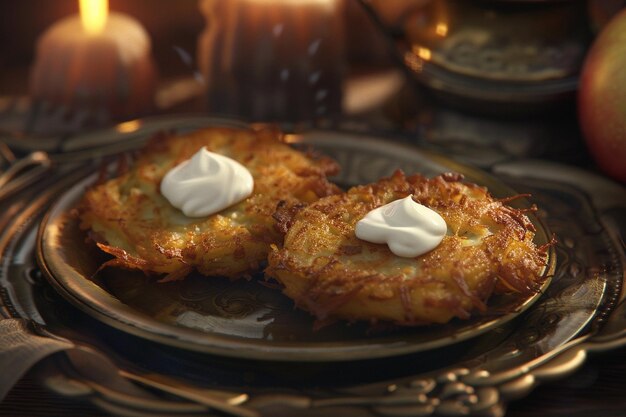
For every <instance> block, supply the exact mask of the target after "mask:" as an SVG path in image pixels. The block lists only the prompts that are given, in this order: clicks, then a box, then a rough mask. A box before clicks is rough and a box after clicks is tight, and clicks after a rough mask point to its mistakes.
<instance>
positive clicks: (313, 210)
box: [266, 171, 546, 325]
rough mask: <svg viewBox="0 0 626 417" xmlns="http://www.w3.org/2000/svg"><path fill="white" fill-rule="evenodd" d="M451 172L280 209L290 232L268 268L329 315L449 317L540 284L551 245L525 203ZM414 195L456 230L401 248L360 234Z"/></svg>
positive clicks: (409, 319)
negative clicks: (369, 217) (380, 210)
mask: <svg viewBox="0 0 626 417" xmlns="http://www.w3.org/2000/svg"><path fill="white" fill-rule="evenodd" d="M461 179H462V178H461V176H460V175H456V174H444V175H440V176H438V177H435V178H432V179H427V178H425V177H422V176H420V175H414V176H410V177H406V176H405V175H404V174H403V173H402V172H400V171H398V172H396V173H395V174H394V175H393V176H392V177H390V178H385V179H382V180H380V181H378V182H376V183H373V184H370V185H363V186H357V187H354V188H352V189H350V190H349V191H348V192H346V193H344V194H340V195H333V196H329V197H325V198H322V199H320V200H318V201H317V202H315V203H312V204H311V205H309V206H307V207H305V208H302V209H301V210H300V211H294V210H293V208H285V209H284V210H279V211H278V212H277V213H276V215H275V217H276V218H277V220H278V221H279V223H280V225H281V227H282V229H283V230H284V231H285V232H286V235H285V239H284V245H283V247H274V248H273V251H272V252H271V253H270V256H269V267H268V269H267V270H266V274H267V276H269V277H273V278H275V279H276V280H277V281H279V282H280V283H281V284H282V285H283V286H284V293H285V294H286V295H287V296H289V297H290V298H292V299H293V300H294V301H295V303H296V305H297V306H298V307H300V308H302V309H304V310H307V311H309V312H311V313H312V314H313V315H315V316H316V317H317V319H318V320H320V321H321V322H324V321H326V320H332V319H335V318H340V319H347V320H368V321H370V322H373V323H375V322H377V321H385V322H393V323H395V324H399V325H417V324H428V323H445V322H447V321H449V320H451V319H452V318H453V317H459V318H462V319H467V318H469V317H470V314H471V313H472V312H474V311H476V310H478V311H485V310H486V308H487V307H486V302H487V299H488V298H489V297H490V295H491V294H492V293H494V292H495V293H505V292H517V293H522V294H529V293H532V292H535V291H537V289H538V287H539V285H540V280H541V275H542V271H543V269H544V266H545V263H546V247H541V248H538V247H536V246H535V244H534V243H533V236H534V231H535V229H534V227H533V224H532V223H531V222H530V220H529V219H528V217H527V216H526V215H525V214H524V210H518V209H514V208H512V207H509V206H507V205H505V204H503V202H501V201H498V200H496V199H494V198H492V197H491V196H490V195H489V193H488V192H487V190H486V189H484V188H482V187H479V186H477V185H473V184H465V183H463V182H461ZM408 195H412V196H413V199H414V200H415V201H416V202H418V203H420V204H423V205H425V206H427V207H429V208H431V209H432V210H435V211H436V212H438V213H439V214H440V215H441V216H442V217H443V218H444V220H445V221H446V224H447V229H448V230H447V234H446V236H445V237H444V238H443V241H442V242H441V244H440V245H439V246H438V247H436V248H435V249H433V250H432V251H430V252H428V253H426V254H424V255H421V256H418V257H415V258H402V257H399V256H396V255H394V254H393V253H391V251H390V250H389V249H388V247H387V246H386V245H385V244H374V243H369V242H366V241H363V240H360V239H358V238H357V237H356V236H355V232H354V230H355V225H356V223H357V221H358V220H360V219H361V218H362V217H363V216H364V215H365V214H366V213H368V212H369V211H370V210H372V209H374V208H376V207H380V206H382V205H384V204H387V203H389V202H391V201H394V200H397V199H400V198H403V197H406V196H408Z"/></svg>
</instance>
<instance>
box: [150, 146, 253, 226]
mask: <svg viewBox="0 0 626 417" xmlns="http://www.w3.org/2000/svg"><path fill="white" fill-rule="evenodd" d="M253 188H254V179H253V178H252V175H251V174H250V171H248V170H247V169H246V167H244V166H243V165H241V164H240V163H239V162H237V161H235V160H234V159H231V158H228V157H226V156H223V155H219V154H216V153H213V152H209V151H208V150H207V149H206V148H205V147H203V148H202V149H200V150H199V151H198V152H196V153H195V154H194V155H193V156H192V157H191V159H188V160H187V161H184V162H182V163H181V164H179V165H176V166H175V167H174V168H172V169H171V170H169V171H168V172H167V174H165V177H163V180H162V181H161V194H163V196H164V197H165V198H166V199H167V200H168V201H169V202H170V203H171V204H172V205H173V206H174V207H176V208H178V209H180V210H182V212H183V213H184V214H185V215H186V216H187V217H204V216H208V215H210V214H214V213H217V212H219V211H221V210H223V209H225V208H227V207H230V206H232V205H233V204H235V203H238V202H240V201H241V200H243V199H245V198H246V197H248V196H249V195H250V194H252V190H253Z"/></svg>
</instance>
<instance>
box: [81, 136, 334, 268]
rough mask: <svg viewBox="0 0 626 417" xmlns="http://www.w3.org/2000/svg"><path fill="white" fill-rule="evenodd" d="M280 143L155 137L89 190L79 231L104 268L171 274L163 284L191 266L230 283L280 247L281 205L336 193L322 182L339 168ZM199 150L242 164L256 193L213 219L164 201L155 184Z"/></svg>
mask: <svg viewBox="0 0 626 417" xmlns="http://www.w3.org/2000/svg"><path fill="white" fill-rule="evenodd" d="M279 137H280V135H279V134H278V133H277V132H276V131H273V130H269V129H265V130H259V131H252V130H240V129H230V128H210V129H205V130H200V131H197V132H194V133H190V134H186V135H183V136H174V135H170V136H161V137H159V138H155V139H153V140H152V141H151V142H150V143H149V144H148V145H147V146H146V148H145V149H143V150H142V151H141V152H140V154H139V157H138V159H137V160H136V161H135V163H134V165H133V167H132V168H131V169H130V170H129V171H128V172H126V173H124V174H122V175H120V176H119V177H117V178H114V179H111V180H109V181H106V182H104V183H102V184H99V185H96V186H93V187H92V188H90V189H89V190H87V192H86V194H85V196H84V198H83V200H82V202H81V204H80V206H79V215H80V219H81V228H82V229H85V230H90V231H91V236H92V237H93V238H94V240H96V242H97V243H98V246H99V247H100V248H101V249H102V250H103V251H105V252H107V253H109V254H111V255H113V256H114V257H115V258H114V259H112V260H110V261H108V262H107V263H106V264H105V265H104V266H120V267H124V268H132V269H140V270H142V271H145V272H151V273H158V274H168V276H167V277H165V278H164V279H163V280H173V279H180V278H182V277H184V276H185V275H187V274H188V273H189V272H190V271H191V270H193V269H194V268H195V269H197V270H198V271H199V272H200V273H201V274H204V275H219V276H226V277H230V278H236V277H240V276H245V275H249V274H252V273H254V272H258V271H259V270H260V269H261V268H262V267H263V265H264V264H265V261H266V259H267V254H268V251H269V248H270V244H272V243H276V242H280V241H282V235H281V233H279V232H278V230H277V229H276V227H275V222H274V220H273V219H272V214H273V213H274V212H275V210H276V206H277V204H278V202H279V201H286V203H287V204H290V205H293V204H299V203H303V202H304V203H308V202H312V201H315V200H317V199H318V198H319V197H322V196H327V195H330V194H333V193H337V192H338V191H339V190H338V188H337V187H336V186H335V185H333V184H331V183H330V182H328V181H327V180H326V174H332V173H335V172H336V171H337V170H338V166H337V164H336V163H335V162H334V161H332V160H330V159H328V158H313V157H312V156H307V155H305V154H303V153H301V152H298V151H296V150H294V149H292V148H291V147H290V146H288V145H286V144H284V143H282V142H281V141H280V140H279ZM203 146H205V147H206V148H207V149H208V150H209V151H212V152H215V153H219V154H221V155H225V156H228V157H230V158H233V159H235V160H237V161H238V162H240V163H241V164H243V165H244V166H245V167H246V168H247V169H248V170H249V171H250V173H251V174H252V176H253V178H254V190H253V193H252V195H251V196H250V197H248V198H246V199H245V200H243V201H241V202H240V203H237V204H235V205H233V206H231V207H229V208H227V209H225V210H222V211H221V212H219V213H217V214H214V215H210V216H207V217H204V218H189V217H186V216H185V215H184V214H183V213H182V212H181V211H179V210H178V209H177V208H175V207H173V206H172V205H171V204H170V203H169V202H168V201H167V200H166V199H165V198H164V197H163V196H162V195H161V193H160V192H159V184H160V182H161V179H162V178H163V176H164V175H165V174H166V173H167V171H168V170H170V169H171V168H172V167H174V166H176V165H177V164H179V163H181V162H183V161H185V160H187V159H189V158H190V157H191V156H192V155H193V154H194V153H195V152H196V151H198V150H199V149H200V148H201V147H203ZM283 204H284V203H283Z"/></svg>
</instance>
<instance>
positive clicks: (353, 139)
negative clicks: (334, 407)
mask: <svg viewBox="0 0 626 417" xmlns="http://www.w3.org/2000/svg"><path fill="white" fill-rule="evenodd" d="M175 127H176V128H177V129H178V130H185V126H184V125H183V126H175ZM287 139H288V141H289V142H292V143H293V144H294V146H298V147H312V148H313V149H315V150H318V151H320V152H322V153H324V154H326V155H329V156H331V157H333V158H335V159H336V160H337V161H338V162H339V163H340V165H341V167H342V173H341V174H340V176H339V177H337V178H334V180H335V181H337V182H338V183H340V184H343V185H351V184H363V183H368V182H372V181H375V180H377V179H378V178H380V177H381V176H385V175H389V174H390V173H392V172H393V171H394V170H395V169H398V168H400V169H403V170H404V171H405V172H407V173H413V172H420V173H423V174H426V175H428V176H432V175H436V174H439V173H442V172H448V171H455V172H460V173H462V174H463V175H465V177H466V179H467V180H468V181H472V182H475V183H478V184H481V185H484V186H487V187H488V188H489V190H490V191H491V193H492V194H493V195H495V196H496V197H505V196H508V195H512V194H515V192H514V191H512V190H511V189H510V188H508V187H507V186H506V185H504V184H503V183H501V182H500V181H498V180H496V179H495V178H493V177H491V176H489V175H488V174H486V173H484V172H482V171H479V170H477V169H474V168H470V167H468V166H465V165H460V164H458V163H455V162H453V161H451V160H449V159H447V158H444V157H442V156H439V155H435V154H432V153H428V152H425V151H422V150H419V149H418V148H416V147H412V146H411V147H409V146H404V145H401V144H397V143H393V142H387V141H384V140H381V139H375V138H367V137H361V136H356V135H350V134H345V133H336V132H311V133H308V134H306V135H301V136H300V135H291V136H288V138H287ZM95 177H96V176H95V174H94V175H93V176H92V177H90V178H87V179H85V180H83V181H81V182H79V183H77V184H75V185H74V186H72V187H71V188H70V189H68V190H67V191H66V192H65V193H64V194H63V195H62V196H61V197H60V198H59V199H58V201H57V202H56V203H55V204H54V205H53V206H52V208H51V209H50V211H49V213H48V215H47V216H46V217H45V219H44V220H43V222H42V224H41V228H40V233H39V247H38V258H39V262H40V265H41V267H42V269H43V271H44V272H45V274H46V275H47V277H48V279H49V281H50V283H51V284H52V285H53V286H54V287H55V289H56V290H57V291H58V292H59V293H60V294H62V295H63V296H64V297H65V298H67V299H68V300H69V301H70V302H71V303H72V304H74V305H75V306H77V307H78V308H79V309H81V310H83V311H84V312H86V313H88V314H89V315H91V316H93V317H95V318H97V319H98V320H100V321H102V322H104V323H106V324H108V325H111V326H113V327H116V328H118V329H120V330H123V331H125V332H128V333H130V334H134V335H137V336H140V337H144V338H146V339H149V340H152V341H156V342H159V343H164V344H166V345H170V346H175V347H179V348H183V349H187V350H192V351H200V352H206V353H211V354H218V355H225V356H230V357H239V358H248V359H261V360H272V361H346V360H357V359H373V358H382V357H390V356H395V355H400V354H406V353H414V352H420V351H424V350H429V349H434V348H438V347H443V346H448V345H452V344H454V343H456V342H459V341H462V340H466V339H468V338H471V337H475V336H477V335H480V334H482V333H484V332H486V331H487V330H489V329H493V328H495V327H497V326H501V325H503V324H504V323H506V322H508V321H510V320H511V319H513V318H514V317H516V316H517V315H519V314H520V313H521V312H523V311H524V310H526V309H527V308H528V307H530V306H531V305H532V304H533V303H534V302H535V301H536V300H537V299H538V298H539V297H540V295H541V294H542V292H543V290H544V289H545V288H546V287H547V286H548V284H549V281H550V278H549V277H551V276H552V275H553V273H554V269H555V254H554V251H551V252H550V254H549V262H548V264H547V267H546V268H545V271H544V276H545V278H546V279H545V281H544V286H543V288H542V291H541V292H538V293H536V294H534V295H532V296H530V297H528V298H524V299H518V298H512V297H508V296H497V297H493V298H492V300H491V301H490V303H489V306H490V309H489V311H490V313H489V314H486V315H482V316H476V317H474V318H472V319H470V320H467V321H461V320H454V321H452V322H450V323H449V324H446V325H440V326H427V327H417V328H404V329H396V330H386V331H372V329H370V328H368V326H366V325H363V324H352V325H350V324H346V323H336V324H334V325H331V326H328V327H326V328H323V329H321V330H318V331H314V330H313V326H312V325H313V319H312V318H311V317H310V316H309V315H308V314H306V313H304V312H301V311H298V310H295V309H294V306H293V303H292V302H291V300H289V299H288V298H286V297H285V296H283V295H282V294H281V293H280V292H279V291H277V290H272V289H269V288H266V287H265V286H263V285H260V284H258V283H257V281H256V280H251V281H246V280H239V281H235V282H230V281H229V280H225V279H224V280H222V279H206V278H203V277H200V276H191V277H188V279H186V280H184V281H182V282H174V283H168V284H157V283H155V282H154V281H153V280H151V279H148V278H146V277H145V276H144V275H143V274H141V273H134V272H128V271H122V270H117V269H109V270H107V271H105V272H102V273H99V274H97V275H95V277H94V273H95V271H96V270H97V268H98V266H99V264H100V263H101V262H102V258H101V256H100V254H99V253H98V251H97V250H96V249H95V248H93V247H91V246H89V245H88V244H86V243H85V242H86V240H85V235H84V233H83V232H81V231H80V230H79V228H78V224H77V221H76V220H75V219H74V218H73V217H72V216H71V215H70V212H71V209H72V208H73V207H74V205H75V204H76V202H77V201H78V200H79V199H80V197H81V196H82V194H83V192H84V190H85V188H86V187H88V186H89V185H90V184H91V183H92V182H93V181H94V180H95ZM520 204H527V203H525V202H523V201H522V202H520ZM532 220H533V222H534V223H535V226H536V227H537V234H536V239H535V240H536V243H537V244H538V245H542V244H544V243H546V242H548V240H549V233H548V231H547V230H546V228H545V227H544V226H543V224H541V222H539V221H538V220H537V219H536V218H533V219H532ZM92 277H93V278H92Z"/></svg>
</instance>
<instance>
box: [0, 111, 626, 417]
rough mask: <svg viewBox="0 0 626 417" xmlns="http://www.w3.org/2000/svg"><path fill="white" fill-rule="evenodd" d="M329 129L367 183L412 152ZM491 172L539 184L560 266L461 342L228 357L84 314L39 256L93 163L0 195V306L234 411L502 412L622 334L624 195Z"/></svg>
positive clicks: (65, 368)
mask: <svg viewBox="0 0 626 417" xmlns="http://www.w3.org/2000/svg"><path fill="white" fill-rule="evenodd" d="M161 122H163V121H162V120H161ZM169 123H171V125H170V126H171V127H172V128H176V127H180V126H184V125H185V119H178V120H177V119H171V118H170V119H169ZM112 134H113V135H114V132H113V133H112ZM327 135H328V134H327V133H323V134H320V133H316V132H311V133H310V134H306V135H303V137H304V138H307V137H316V138H320V139H318V140H322V139H321V138H323V137H327ZM113 137H114V136H113ZM332 137H333V142H334V143H336V144H339V146H341V145H340V144H342V143H344V142H345V143H353V142H355V141H360V142H359V143H360V145H359V149H362V150H363V152H367V153H368V156H367V157H366V158H362V160H363V161H366V162H365V163H363V166H366V167H368V170H367V171H363V178H357V181H358V182H367V181H369V180H370V178H372V177H371V176H375V175H377V174H378V173H376V172H373V171H372V167H387V168H386V169H391V166H390V165H389V160H390V159H392V160H393V161H395V164H394V166H399V165H400V166H401V167H403V168H404V166H402V163H399V161H402V160H403V158H405V157H407V155H408V154H410V153H411V149H414V148H407V147H406V146H404V145H398V144H396V143H394V142H391V141H385V140H384V139H380V138H369V139H367V138H362V137H361V136H356V135H353V134H349V133H340V132H333V133H332ZM75 139H77V138H75ZM296 139H297V140H300V139H299V138H294V140H296ZM372 143H377V144H379V145H380V144H382V143H384V144H385V145H384V146H382V145H380V146H379V147H372V146H371V144H372ZM383 148H384V149H387V151H385V152H383V151H382V149H383ZM368 151H369V152H368ZM343 153H344V155H345V157H346V158H349V159H350V158H352V154H355V153H357V152H355V150H354V149H353V148H349V147H347V148H344V152H343ZM357 154H358V153H357ZM381 158H382V159H381ZM357 159H358V157H357ZM339 160H340V162H341V163H342V164H345V162H344V161H342V159H341V157H340V158H339ZM385 161H386V162H385ZM491 169H492V172H494V173H496V174H497V175H498V176H499V177H500V178H501V179H502V180H504V181H506V182H507V183H509V184H511V185H512V186H513V187H514V188H515V189H516V190H517V191H519V192H531V193H532V194H533V197H532V201H533V202H535V203H537V204H538V205H539V206H540V207H541V210H540V212H539V213H538V217H539V219H540V221H542V222H544V223H545V224H546V225H547V227H548V228H549V229H550V230H551V231H552V232H554V233H555V234H556V235H557V238H558V240H559V243H558V244H557V246H556V248H555V250H556V252H557V257H558V265H557V267H556V270H555V273H554V277H553V280H552V283H551V284H550V286H549V287H548V289H547V290H546V292H545V294H544V296H543V297H542V298H541V299H539V300H538V301H537V302H536V303H535V304H534V305H533V306H532V307H530V308H529V309H528V311H526V312H525V313H523V314H521V315H520V316H519V318H518V319H515V320H512V321H509V322H508V323H506V324H502V325H500V326H497V327H495V328H494V329H492V330H491V331H489V332H486V333H484V334H482V335H477V336H476V337H473V338H470V339H467V340H465V341H462V342H459V343H453V344H445V346H440V347H437V348H434V349H429V350H426V351H422V352H418V353H413V354H404V355H400V356H392V357H387V358H380V359H369V360H358V361H348V362H342V361H331V362H328V361H321V362H314V363H311V362H276V361H258V360H250V359H240V358H232V359H230V358H228V357H222V356H215V355H213V354H209V353H202V352H196V351H194V350H189V349H185V348H183V349H181V348H180V347H175V346H170V345H167V344H164V343H161V342H159V341H154V340H150V339H148V338H144V337H137V336H135V335H133V334H131V333H129V332H127V331H122V330H120V329H118V328H116V327H113V326H110V325H109V324H106V323H104V322H102V321H100V320H99V319H96V318H94V317H92V316H91V315H89V314H85V313H84V312H83V311H82V310H81V309H77V308H75V307H74V306H73V305H72V304H71V303H67V302H66V300H65V299H64V298H63V297H61V296H59V294H58V292H57V289H55V288H54V287H53V286H51V285H50V284H49V283H48V281H47V280H46V279H44V278H43V276H42V274H41V272H40V270H39V268H38V266H37V264H36V262H35V252H36V246H37V245H36V244H37V226H38V224H39V222H40V221H41V219H42V216H43V215H44V213H45V212H46V211H47V210H48V208H49V207H50V205H51V204H52V203H53V201H55V200H56V199H57V198H58V196H59V195H62V194H64V193H66V192H67V190H71V189H72V188H75V187H76V184H78V183H79V182H80V181H82V180H84V178H85V177H87V176H88V174H89V172H92V170H93V162H92V163H91V166H89V165H88V166H79V167H75V166H73V167H71V169H70V168H69V167H65V166H57V168H56V170H55V171H54V172H53V175H50V176H49V177H48V178H46V179H45V180H43V181H41V182H40V183H38V184H37V185H36V186H34V187H31V188H29V189H28V190H27V191H25V192H23V193H21V194H19V195H18V196H15V197H14V198H12V199H10V200H7V201H5V202H3V203H0V204H1V205H2V207H1V208H2V215H0V225H2V232H1V234H0V256H1V259H2V264H1V266H0V300H1V305H0V313H2V315H3V316H5V317H22V318H27V319H31V320H34V321H36V322H37V323H39V324H41V325H45V326H46V327H47V328H48V329H49V331H50V332H52V333H54V334H57V335H61V336H64V337H66V338H69V339H70V340H73V341H75V342H80V343H83V344H88V345H90V346H93V347H95V348H97V349H98V350H99V351H101V352H104V353H105V354H106V355H107V356H108V357H109V358H110V359H111V360H113V362H114V363H115V364H116V366H118V367H119V368H120V369H121V370H123V372H128V373H133V374H135V375H150V376H152V377H158V378H169V381H170V382H172V381H174V382H176V383H177V384H178V386H179V388H180V389H182V390H184V391H185V392H187V393H202V394H201V395H202V396H203V398H207V399H212V398H214V399H215V398H217V399H225V398H237V401H235V402H233V404H232V405H233V407H232V408H233V410H234V411H233V413H234V414H238V415H247V416H250V415H272V416H280V415H295V414H297V415H327V416H330V415H338V414H339V413H341V415H387V416H391V415H416V416H419V415H459V414H466V415H493V416H497V415H501V414H502V413H503V410H504V408H505V406H506V403H507V402H508V401H509V400H510V399H513V398H519V397H521V396H523V395H525V394H526V393H528V392H529V391H530V390H531V389H532V388H533V387H534V386H535V385H536V384H537V383H539V382H541V381H544V380H548V379H554V378H561V377H564V376H565V375H567V374H568V373H569V372H571V371H572V370H574V369H576V368H577V367H578V366H580V365H581V364H582V363H583V362H584V360H585V357H586V354H587V353H588V352H592V351H601V350H604V349H611V348H615V347H619V346H623V345H625V344H626V322H625V321H624V320H625V319H624V318H625V317H626V314H625V313H624V311H625V310H624V303H622V299H623V294H622V293H621V288H622V282H623V279H624V264H625V261H624V259H625V257H624V248H623V246H622V244H620V239H621V240H622V241H623V236H624V223H623V219H624V218H625V216H624V213H625V211H626V207H625V206H626V199H624V196H625V195H626V194H625V191H624V189H623V187H620V186H618V185H615V184H614V183H610V182H609V181H607V180H604V179H602V178H600V177H596V176H593V175H591V174H589V173H586V172H584V171H580V170H572V169H568V168H565V167H563V166H560V165H555V164H549V163H539V162H533V161H527V160H517V161H509V162H505V163H500V164H496V165H494V166H493V167H491ZM380 172H383V171H380ZM476 172H480V171H476ZM479 182H480V181H479ZM487 185H489V184H487ZM44 377H45V381H46V384H47V386H49V387H50V388H51V389H53V390H54V391H55V392H57V393H60V394H61V395H64V396H67V397H70V398H73V397H75V398H77V399H78V398H80V399H87V400H89V401H91V402H92V403H93V404H95V405H97V406H98V407H100V408H103V409H105V410H108V411H110V412H113V413H116V414H125V415H140V416H148V415H157V416H166V415H168V416H174V415H179V416H182V415H206V414H210V413H211V407H207V406H206V405H199V404H198V403H197V402H193V401H190V400H181V399H180V398H177V397H172V396H164V395H161V394H158V393H156V392H154V391H152V390H143V389H140V393H138V391H137V387H135V390H133V391H132V392H131V391H128V390H127V389H126V388H124V387H121V386H117V385H111V384H110V382H108V381H107V380H103V379H100V380H97V378H96V379H94V378H95V376H94V375H89V374H85V373H84V372H80V369H77V368H76V366H75V365H74V364H72V363H71V362H67V361H65V360H63V359H62V358H58V359H57V360H54V361H52V362H50V363H49V368H48V373H47V374H45V375H44Z"/></svg>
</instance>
